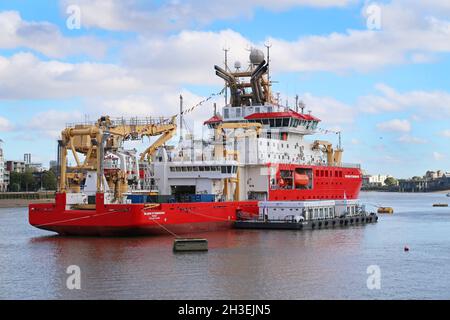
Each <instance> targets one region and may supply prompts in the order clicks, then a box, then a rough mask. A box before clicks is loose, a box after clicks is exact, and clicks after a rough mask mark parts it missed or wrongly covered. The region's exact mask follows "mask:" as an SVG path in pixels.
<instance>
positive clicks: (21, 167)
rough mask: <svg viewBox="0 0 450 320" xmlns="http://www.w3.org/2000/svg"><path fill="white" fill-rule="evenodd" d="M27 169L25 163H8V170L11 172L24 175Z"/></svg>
mask: <svg viewBox="0 0 450 320" xmlns="http://www.w3.org/2000/svg"><path fill="white" fill-rule="evenodd" d="M25 169H26V167H25V162H24V161H16V160H8V161H6V170H7V171H9V172H17V173H24V172H25Z"/></svg>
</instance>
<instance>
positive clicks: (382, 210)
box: [378, 207, 394, 214]
mask: <svg viewBox="0 0 450 320" xmlns="http://www.w3.org/2000/svg"><path fill="white" fill-rule="evenodd" d="M378 213H387V214H393V213H394V209H393V208H391V207H379V208H378Z"/></svg>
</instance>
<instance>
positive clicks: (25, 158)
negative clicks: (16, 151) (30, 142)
mask: <svg viewBox="0 0 450 320" xmlns="http://www.w3.org/2000/svg"><path fill="white" fill-rule="evenodd" d="M23 162H25V164H30V163H31V153H25V154H24V155H23Z"/></svg>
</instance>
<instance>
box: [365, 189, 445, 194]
mask: <svg viewBox="0 0 450 320" xmlns="http://www.w3.org/2000/svg"><path fill="white" fill-rule="evenodd" d="M360 192H381V193H429V194H447V193H450V189H447V190H436V191H420V192H401V191H389V190H361V191H360Z"/></svg>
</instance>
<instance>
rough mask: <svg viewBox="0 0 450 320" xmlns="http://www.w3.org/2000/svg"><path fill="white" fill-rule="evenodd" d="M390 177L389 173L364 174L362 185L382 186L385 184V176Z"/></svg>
mask: <svg viewBox="0 0 450 320" xmlns="http://www.w3.org/2000/svg"><path fill="white" fill-rule="evenodd" d="M390 177H392V176H391V175H384V174H377V175H368V174H367V175H364V176H363V186H364V187H384V186H385V185H386V183H385V181H386V179H387V178H390Z"/></svg>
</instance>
